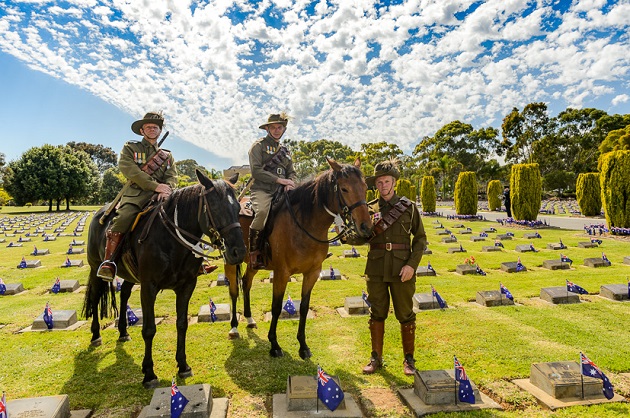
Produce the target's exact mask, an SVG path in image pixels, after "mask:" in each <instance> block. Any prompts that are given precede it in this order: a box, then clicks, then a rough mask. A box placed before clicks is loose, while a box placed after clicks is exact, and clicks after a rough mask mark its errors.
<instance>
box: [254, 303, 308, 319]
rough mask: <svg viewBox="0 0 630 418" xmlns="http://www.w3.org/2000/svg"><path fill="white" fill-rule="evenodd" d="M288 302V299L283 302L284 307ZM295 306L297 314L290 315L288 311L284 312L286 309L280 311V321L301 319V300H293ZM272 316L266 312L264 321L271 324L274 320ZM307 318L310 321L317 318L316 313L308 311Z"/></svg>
mask: <svg viewBox="0 0 630 418" xmlns="http://www.w3.org/2000/svg"><path fill="white" fill-rule="evenodd" d="M285 302H286V299H285V300H284V301H283V302H282V306H284V303H285ZM293 305H295V314H294V315H290V314H289V313H288V312H287V311H285V310H284V308H283V309H282V310H281V311H280V317H279V318H278V319H280V320H287V319H289V320H291V319H293V320H296V319H300V300H299V299H298V300H296V299H293ZM272 316H273V315H272V314H271V312H265V314H264V319H265V321H267V322H269V321H271V318H272ZM306 318H308V319H313V318H315V313H314V312H313V310H312V309H309V310H308V313H307V314H306Z"/></svg>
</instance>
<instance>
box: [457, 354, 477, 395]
mask: <svg viewBox="0 0 630 418" xmlns="http://www.w3.org/2000/svg"><path fill="white" fill-rule="evenodd" d="M453 359H454V362H455V381H457V382H459V391H457V395H458V398H459V401H460V402H467V403H472V404H474V403H475V392H474V391H473V388H472V385H471V384H470V380H468V375H467V374H466V371H465V370H464V366H462V364H461V363H460V362H459V360H457V357H455V356H453Z"/></svg>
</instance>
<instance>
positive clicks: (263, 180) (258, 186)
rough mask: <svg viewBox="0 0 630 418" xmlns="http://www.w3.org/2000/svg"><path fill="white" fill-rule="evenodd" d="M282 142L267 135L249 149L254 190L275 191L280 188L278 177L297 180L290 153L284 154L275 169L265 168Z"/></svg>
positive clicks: (252, 187)
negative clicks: (277, 181)
mask: <svg viewBox="0 0 630 418" xmlns="http://www.w3.org/2000/svg"><path fill="white" fill-rule="evenodd" d="M279 147H280V143H279V142H277V141H276V140H274V139H273V138H272V137H270V136H269V135H267V136H266V137H264V138H260V139H258V140H256V142H254V144H253V145H252V147H251V148H250V149H249V167H250V168H251V170H252V178H253V182H252V186H251V189H252V190H261V191H265V192H268V193H273V192H275V191H276V189H277V188H278V186H279V185H278V183H276V180H277V179H278V178H283V179H291V180H293V181H295V180H296V178H297V175H296V173H295V170H294V169H293V161H291V156H290V155H283V156H282V157H281V158H280V161H279V164H277V165H276V166H275V167H273V170H265V168H264V167H265V164H267V163H268V162H269V161H270V160H271V158H272V157H273V155H274V154H275V153H276V152H277V151H278V148H279Z"/></svg>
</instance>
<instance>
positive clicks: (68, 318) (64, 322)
mask: <svg viewBox="0 0 630 418" xmlns="http://www.w3.org/2000/svg"><path fill="white" fill-rule="evenodd" d="M52 313H53V329H65V328H68V327H70V326H71V325H74V324H76V322H77V311H75V310H68V311H56V310H53V311H52ZM31 329H32V330H33V331H39V330H48V326H47V325H46V323H45V322H44V313H43V312H42V313H41V314H40V315H39V316H38V317H37V318H36V319H35V320H34V321H33V326H32V327H31Z"/></svg>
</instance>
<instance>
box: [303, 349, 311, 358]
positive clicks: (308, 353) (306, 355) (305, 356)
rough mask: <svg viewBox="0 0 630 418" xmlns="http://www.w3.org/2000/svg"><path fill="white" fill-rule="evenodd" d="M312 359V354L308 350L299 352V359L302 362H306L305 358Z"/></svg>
mask: <svg viewBox="0 0 630 418" xmlns="http://www.w3.org/2000/svg"><path fill="white" fill-rule="evenodd" d="M311 357H313V353H311V350H310V349H306V350H300V358H301V359H302V360H306V359H307V358H311Z"/></svg>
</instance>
